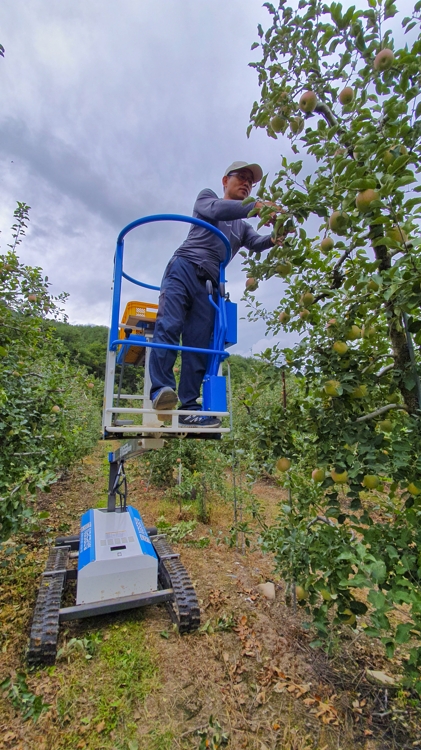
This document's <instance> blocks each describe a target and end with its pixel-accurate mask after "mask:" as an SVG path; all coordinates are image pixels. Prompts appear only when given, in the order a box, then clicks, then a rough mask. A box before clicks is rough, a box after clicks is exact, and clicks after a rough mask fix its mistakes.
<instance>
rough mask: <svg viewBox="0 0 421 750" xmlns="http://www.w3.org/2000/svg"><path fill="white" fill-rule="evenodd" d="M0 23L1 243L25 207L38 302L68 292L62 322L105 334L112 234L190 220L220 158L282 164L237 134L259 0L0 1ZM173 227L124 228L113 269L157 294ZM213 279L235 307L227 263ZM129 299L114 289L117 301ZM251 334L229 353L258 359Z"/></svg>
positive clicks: (235, 271)
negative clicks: (221, 277)
mask: <svg viewBox="0 0 421 750" xmlns="http://www.w3.org/2000/svg"><path fill="white" fill-rule="evenodd" d="M360 2H361V0H358V3H357V4H360ZM401 3H402V6H403V5H405V6H408V7H409V5H411V6H412V2H410V0H401ZM401 10H403V7H401ZM0 21H1V23H0V43H1V44H3V46H4V47H5V50H6V53H5V58H4V59H2V58H0V91H1V102H2V106H1V111H0V168H1V174H2V177H1V180H0V229H1V230H2V235H1V238H0V239H1V240H2V247H3V249H5V246H6V244H7V242H8V241H10V240H9V237H10V233H9V227H10V225H11V224H12V215H13V210H14V207H15V205H16V201H17V200H19V201H24V202H26V203H27V204H29V205H30V206H31V212H30V216H31V221H30V228H29V231H28V234H27V237H26V238H25V240H24V242H23V244H22V245H21V246H20V256H21V259H22V260H23V261H24V262H26V263H29V264H32V265H38V266H41V267H42V268H43V269H44V272H45V273H46V274H47V275H48V276H49V278H50V280H51V281H52V282H53V291H54V292H59V291H62V290H64V291H66V292H69V294H70V298H69V301H68V304H67V311H68V314H69V319H70V322H73V323H76V322H78V323H97V324H108V322H109V313H110V285H111V279H112V264H113V255H114V249H115V239H116V236H117V234H118V232H119V231H120V229H121V228H122V227H123V226H125V225H126V224H127V223H129V222H130V221H133V220H134V219H136V218H138V217H140V216H145V215H148V214H155V213H162V212H172V213H182V214H190V213H191V211H192V207H193V203H194V200H195V197H196V195H197V193H198V192H199V191H200V190H201V189H202V188H204V187H210V188H213V189H214V190H215V191H216V192H219V193H220V188H221V176H222V174H223V172H224V170H225V168H226V167H227V166H228V164H230V163H231V162H232V161H234V160H237V159H241V160H243V159H244V160H250V161H258V162H260V163H261V164H262V167H263V170H264V172H269V175H270V176H271V177H273V176H274V174H275V172H276V171H277V169H278V168H279V162H280V157H281V154H282V153H285V154H286V155H287V156H290V155H291V152H290V150H289V145H288V144H289V141H288V140H287V139H283V138H279V139H278V140H277V141H274V140H272V139H270V138H268V137H267V136H266V134H265V133H264V131H262V130H259V131H253V132H252V134H251V136H250V139H247V138H246V133H245V131H246V128H247V125H248V121H249V112H250V109H251V107H252V104H253V101H254V100H255V99H257V98H259V89H258V86H257V77H256V74H255V72H254V70H253V69H251V68H249V67H248V62H250V60H253V59H258V55H259V50H256V51H255V52H251V51H250V46H251V44H252V43H253V42H254V41H255V40H256V39H257V32H256V26H257V24H258V23H259V22H260V23H262V25H263V27H264V28H265V27H267V25H268V22H269V15H268V13H267V11H266V9H265V8H262V7H261V0H246V1H245V0H207V1H206V0H162V1H161V2H158V0H119V2H118V3H117V2H112V1H111V0H89V2H86V0H83V1H82V0H60V2H57V0H31V2H28V1H27V0H2V3H1V8H0ZM186 231H187V226H186V225H181V224H174V223H173V224H169V223H166V224H154V225H153V226H149V227H146V228H143V229H138V230H137V231H136V232H134V233H132V235H131V236H130V239H128V240H127V242H126V257H125V270H126V271H127V272H128V273H129V274H130V275H132V276H135V277H137V278H139V279H141V280H143V281H146V282H148V283H153V284H159V283H160V279H161V276H162V272H163V270H164V268H165V265H166V263H167V261H168V259H169V258H170V256H171V255H172V253H173V252H174V250H175V249H176V247H177V246H178V244H179V243H180V242H181V241H182V239H183V238H184V236H185V234H186ZM228 270H229V273H228V280H229V290H230V293H231V298H232V299H234V300H237V301H240V298H241V296H242V293H243V289H244V280H245V279H244V272H242V270H241V259H240V257H237V258H236V259H235V260H234V261H233V263H232V264H231V265H230V267H229V269H228ZM282 288H283V287H282V282H281V281H280V280H279V279H271V280H270V281H269V282H266V283H265V286H264V293H263V291H262V290H261V289H260V290H259V294H260V298H261V299H264V302H265V304H267V305H268V306H269V307H270V306H271V305H273V306H275V305H276V304H278V302H279V299H280V298H281V296H282ZM135 290H136V288H135V287H133V286H131V288H130V287H129V285H128V287H127V288H126V289H125V291H124V294H125V299H126V300H127V299H130V298H133V297H134V298H136V291H135ZM133 291H135V294H134V295H133ZM142 297H143V298H144V299H146V300H149V301H155V300H156V297H155V296H154V294H153V293H150V292H142ZM240 315H245V307H244V303H240ZM264 334H265V328H264V325H263V324H260V323H253V324H252V323H248V322H246V321H240V328H239V345H238V347H237V348H236V351H237V352H239V353H242V354H250V353H251V352H252V351H253V352H256V351H258V350H260V349H262V348H266V346H267V345H268V343H270V342H268V341H265V339H264ZM283 343H284V344H287V343H289V341H288V335H285V337H284V339H283Z"/></svg>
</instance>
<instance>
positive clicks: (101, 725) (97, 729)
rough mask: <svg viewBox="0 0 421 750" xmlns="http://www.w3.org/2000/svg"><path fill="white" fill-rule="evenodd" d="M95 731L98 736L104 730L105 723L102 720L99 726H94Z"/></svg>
mask: <svg viewBox="0 0 421 750" xmlns="http://www.w3.org/2000/svg"><path fill="white" fill-rule="evenodd" d="M95 729H96V731H97V732H98V734H101V732H103V731H104V729H105V721H104V720H102V721H100V722H99V724H97V725H96V727H95Z"/></svg>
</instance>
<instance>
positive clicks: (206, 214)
mask: <svg viewBox="0 0 421 750" xmlns="http://www.w3.org/2000/svg"><path fill="white" fill-rule="evenodd" d="M254 206H255V203H248V204H247V205H246V206H243V204H242V201H237V200H228V199H227V200H225V199H223V198H222V199H221V198H218V196H217V195H216V193H214V192H213V190H210V189H209V188H206V189H205V190H202V191H201V192H200V193H199V195H198V196H197V199H196V203H195V204H194V208H193V216H195V217H197V218H199V219H203V220H204V221H207V222H209V224H213V226H215V227H217V228H218V229H219V230H220V231H221V232H223V234H225V236H226V237H227V238H228V240H229V242H230V245H231V260H232V258H233V257H234V255H235V254H236V253H237V252H238V251H239V249H240V247H246V248H247V249H248V250H253V251H254V252H256V253H259V252H260V251H261V250H267V249H268V248H270V247H272V246H273V243H272V239H271V235H270V234H269V235H260V234H258V233H257V232H255V231H254V229H253V227H252V226H251V225H250V224H248V222H246V221H243V219H244V218H246V217H247V216H248V214H249V213H250V211H251V210H252V209H253V208H254ZM226 253H227V251H226V248H225V245H224V243H223V242H222V240H220V239H219V237H217V236H216V235H215V234H213V233H212V232H210V231H209V229H205V228H204V227H199V226H196V225H195V224H192V226H191V229H190V231H189V233H188V235H187V237H186V239H185V240H184V242H183V243H182V244H181V245H180V247H179V248H178V249H177V250H176V251H175V253H174V255H175V256H181V257H183V258H187V259H188V260H190V261H192V263H196V265H198V266H200V267H201V268H203V269H204V270H205V271H206V272H207V273H209V276H210V278H212V279H213V280H215V281H217V280H218V279H219V264H220V263H222V262H223V261H224V259H225V257H226Z"/></svg>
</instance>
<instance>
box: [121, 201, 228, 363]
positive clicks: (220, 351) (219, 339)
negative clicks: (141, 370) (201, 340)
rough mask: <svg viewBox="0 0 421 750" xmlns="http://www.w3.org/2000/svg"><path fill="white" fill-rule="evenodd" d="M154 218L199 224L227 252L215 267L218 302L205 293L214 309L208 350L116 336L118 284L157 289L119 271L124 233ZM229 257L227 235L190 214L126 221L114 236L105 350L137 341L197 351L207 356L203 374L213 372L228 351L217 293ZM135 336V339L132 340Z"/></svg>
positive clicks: (155, 218)
mask: <svg viewBox="0 0 421 750" xmlns="http://www.w3.org/2000/svg"><path fill="white" fill-rule="evenodd" d="M156 221H181V222H185V223H187V224H196V225H197V226H199V227H204V228H205V229H208V230H209V231H210V232H212V233H213V234H215V235H216V236H217V237H219V239H220V240H221V241H222V242H223V243H224V245H225V247H226V250H227V254H226V257H225V261H224V262H222V263H221V264H220V268H219V287H218V290H217V291H218V295H217V296H218V304H216V303H215V302H214V301H213V298H212V294H210V295H209V301H210V303H211V304H212V305H213V306H214V307H215V308H216V311H215V324H214V340H213V344H214V348H212V349H200V348H196V347H192V346H181V345H180V346H178V345H177V346H176V345H172V344H161V343H154V342H152V341H148V340H147V339H146V338H145V337H144V336H136V337H133V338H129V339H119V338H118V331H119V322H120V304H121V285H122V280H123V278H125V279H127V280H128V281H130V282H132V283H133V284H137V285H138V286H141V287H144V288H145V289H153V290H155V291H159V289H160V287H159V286H152V285H151V284H145V283H144V282H142V281H138V280H137V279H134V278H133V277H132V276H129V275H128V274H126V273H125V272H124V271H123V255H124V238H125V236H126V235H127V234H128V233H129V232H131V231H132V229H136V227H140V226H142V225H143V224H151V223H153V222H156ZM230 259H231V245H230V243H229V240H228V238H227V237H226V236H225V234H223V233H222V232H221V231H220V230H219V229H217V228H216V227H214V226H213V224H209V223H208V222H207V221H203V220H202V219H197V218H196V217H193V216H182V215H181V214H156V215H153V216H144V217H143V218H142V219H136V221H132V222H131V224H127V226H126V227H124V229H122V230H121V232H120V234H119V235H118V238H117V246H116V251H115V258H114V289H113V300H112V312H111V329H110V339H109V349H110V350H114V351H115V350H116V349H117V347H119V346H133V345H136V344H139V345H141V346H147V347H150V348H154V349H175V350H177V351H186V352H201V353H202V354H209V355H211V357H210V361H209V364H208V368H207V372H206V375H216V374H217V371H218V367H219V362H220V361H221V359H223V358H225V357H228V356H229V355H228V352H226V351H225V350H224V342H225V336H226V332H227V314H226V307H225V298H224V296H223V295H221V293H220V291H221V285H225V267H226V266H227V264H228V263H229V261H230ZM136 339H137V340H136Z"/></svg>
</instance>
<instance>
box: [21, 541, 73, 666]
mask: <svg viewBox="0 0 421 750" xmlns="http://www.w3.org/2000/svg"><path fill="white" fill-rule="evenodd" d="M69 552H70V547H53V548H52V549H51V550H50V554H49V556H48V560H47V565H46V568H45V571H44V573H43V575H42V578H41V583H40V587H39V591H38V597H37V601H36V604H35V610H34V616H33V619H32V627H31V634H30V638H29V647H28V651H27V655H26V658H27V662H28V664H31V665H32V664H34V665H35V664H54V661H55V658H56V654H57V641H58V628H59V612H60V604H61V595H62V592H63V587H64V583H65V580H66V568H67V561H68V558H69Z"/></svg>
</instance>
